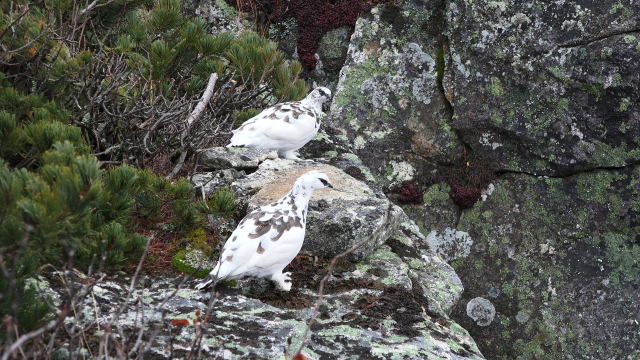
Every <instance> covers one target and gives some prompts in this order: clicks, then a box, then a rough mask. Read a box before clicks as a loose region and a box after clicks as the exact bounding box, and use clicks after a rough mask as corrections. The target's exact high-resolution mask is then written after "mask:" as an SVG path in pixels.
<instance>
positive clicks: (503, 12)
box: [445, 0, 640, 175]
mask: <svg viewBox="0 0 640 360" xmlns="http://www.w3.org/2000/svg"><path fill="white" fill-rule="evenodd" d="M638 13H640V3H638V2H634V1H630V0H625V1H617V0H616V1H613V0H606V1H599V2H592V3H588V2H586V3H585V2H577V1H555V2H554V1H547V2H545V3H544V5H542V4H540V3H538V2H535V1H517V2H507V1H488V0H484V1H473V2H469V1H465V0H454V1H450V2H448V10H447V15H446V17H447V30H446V36H447V39H448V40H449V51H448V55H447V57H450V58H451V63H450V66H449V68H448V72H449V76H447V77H445V80H446V79H449V83H448V84H445V88H447V87H450V88H452V89H453V92H452V95H451V103H452V106H453V112H454V116H453V123H452V124H451V127H452V128H453V129H455V130H456V131H457V132H458V133H459V134H460V135H461V136H462V137H463V138H464V140H465V142H466V143H467V144H469V145H470V146H471V148H472V149H473V150H474V151H477V152H490V153H493V155H494V157H495V161H496V166H497V167H498V168H500V169H510V170H517V171H524V172H529V173H534V174H539V175H542V174H544V175H564V174H567V173H572V172H575V171H579V170H585V169H593V168H598V167H611V166H617V167H619V166H624V165H626V164H631V163H633V162H637V161H638V160H639V159H640V150H638V139H639V138H640V102H639V101H638V99H640V72H638V71H637V66H633V65H631V64H637V63H638V61H639V60H638V59H640V35H639V34H638V29H640V18H639V17H638V16H637V14H638Z"/></svg>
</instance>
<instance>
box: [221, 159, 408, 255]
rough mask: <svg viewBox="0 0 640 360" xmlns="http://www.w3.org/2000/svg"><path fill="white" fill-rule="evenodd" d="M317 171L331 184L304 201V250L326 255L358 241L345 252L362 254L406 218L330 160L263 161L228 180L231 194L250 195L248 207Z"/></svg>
mask: <svg viewBox="0 0 640 360" xmlns="http://www.w3.org/2000/svg"><path fill="white" fill-rule="evenodd" d="M311 170H320V171H323V172H324V173H326V174H327V176H328V177H329V179H330V181H331V184H332V185H333V187H334V188H333V189H321V190H318V191H316V192H315V193H314V195H313V197H312V198H311V202H310V204H309V213H308V220H307V233H306V240H305V243H304V245H303V250H306V251H308V252H310V253H311V254H313V255H316V256H321V257H326V258H331V257H333V256H336V255H338V254H340V253H342V252H344V251H347V250H349V249H351V248H352V247H354V246H356V245H358V244H360V243H362V245H361V246H360V247H359V248H358V249H357V250H356V251H354V252H353V253H352V254H350V255H349V258H350V259H352V260H359V259H362V258H363V257H364V256H366V255H368V254H370V253H371V252H372V251H373V250H375V249H376V248H377V247H379V246H380V245H381V244H382V243H384V241H385V240H387V239H388V238H389V237H390V236H391V234H393V233H394V232H396V231H398V227H399V224H400V223H401V222H402V221H407V220H408V219H407V217H406V215H405V214H404V212H403V211H402V209H400V208H399V207H398V206H396V205H394V204H392V203H391V202H390V201H389V200H387V199H386V197H384V195H381V194H376V193H374V191H373V190H372V189H371V188H369V187H368V186H367V185H366V184H364V183H363V182H361V181H358V180H356V179H354V178H353V177H351V176H349V175H348V174H346V173H345V172H343V171H342V170H340V169H338V168H336V167H333V166H331V165H326V164H321V163H315V162H308V161H307V162H299V161H298V162H296V161H292V160H283V159H277V160H268V161H265V162H263V163H262V164H261V165H260V167H259V168H258V170H257V171H255V172H253V173H251V174H249V175H248V176H246V177H244V178H241V179H238V180H237V181H235V182H234V183H233V184H232V187H233V188H234V189H235V191H236V193H239V194H240V193H242V194H255V195H253V196H252V197H251V198H250V199H249V201H248V204H249V210H251V209H255V208H257V207H258V206H261V205H266V204H269V203H271V202H274V201H277V200H278V199H279V198H281V197H282V196H284V195H285V194H286V193H287V192H289V191H290V190H291V187H292V186H293V183H294V182H295V180H296V179H297V178H298V177H299V176H300V175H302V174H304V173H306V172H308V171H311Z"/></svg>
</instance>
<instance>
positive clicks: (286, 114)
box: [227, 87, 331, 160]
mask: <svg viewBox="0 0 640 360" xmlns="http://www.w3.org/2000/svg"><path fill="white" fill-rule="evenodd" d="M330 98H331V90H329V89H327V88H326V87H317V88H315V89H314V90H313V91H312V92H310V93H309V95H307V97H305V98H304V99H302V100H300V101H291V102H285V103H280V104H276V105H274V106H272V107H270V108H267V109H265V110H263V111H262V112H261V113H260V114H258V115H256V116H254V117H252V118H251V119H249V120H247V121H245V122H244V123H243V124H242V125H241V126H240V127H239V128H237V129H236V130H233V136H232V137H231V141H230V143H229V145H227V147H234V146H246V147H253V148H258V149H266V150H277V151H278V156H279V157H281V158H285V159H293V160H298V157H297V156H296V154H295V151H296V150H298V149H300V148H301V147H303V146H304V145H305V144H306V143H308V142H309V141H310V140H311V139H313V138H314V137H315V136H316V134H317V133H318V129H319V128H320V119H321V117H322V116H323V115H324V113H323V112H322V104H323V103H324V102H326V101H327V100H329V99H330Z"/></svg>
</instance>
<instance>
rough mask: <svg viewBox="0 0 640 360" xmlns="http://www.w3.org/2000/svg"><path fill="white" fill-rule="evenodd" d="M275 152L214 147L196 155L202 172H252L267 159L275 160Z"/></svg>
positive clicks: (246, 148) (276, 155)
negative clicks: (230, 170) (224, 170)
mask: <svg viewBox="0 0 640 360" xmlns="http://www.w3.org/2000/svg"><path fill="white" fill-rule="evenodd" d="M277 157H278V154H277V152H276V151H275V150H273V151H268V150H263V149H255V148H248V147H232V148H228V147H214V148H210V149H204V150H201V151H200V152H199V154H198V164H199V165H200V166H202V168H203V169H204V170H223V169H236V170H254V169H256V168H257V167H258V165H259V164H260V163H261V162H263V161H265V160H267V159H276V158H277Z"/></svg>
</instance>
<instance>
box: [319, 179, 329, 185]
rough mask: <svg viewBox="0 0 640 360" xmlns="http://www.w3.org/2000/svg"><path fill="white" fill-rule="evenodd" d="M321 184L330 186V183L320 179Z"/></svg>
mask: <svg viewBox="0 0 640 360" xmlns="http://www.w3.org/2000/svg"><path fill="white" fill-rule="evenodd" d="M320 182H321V183H322V185H328V184H329V182H328V181H327V180H325V179H320Z"/></svg>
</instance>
